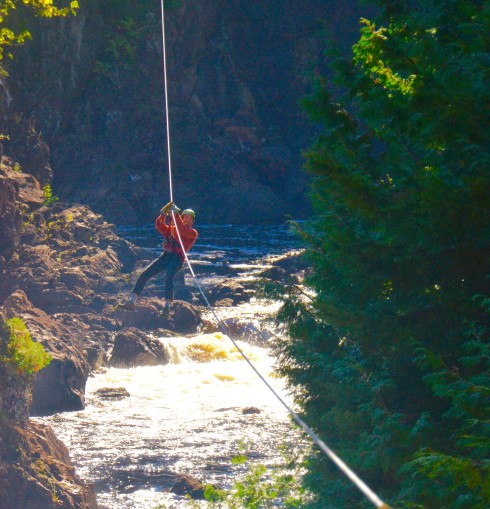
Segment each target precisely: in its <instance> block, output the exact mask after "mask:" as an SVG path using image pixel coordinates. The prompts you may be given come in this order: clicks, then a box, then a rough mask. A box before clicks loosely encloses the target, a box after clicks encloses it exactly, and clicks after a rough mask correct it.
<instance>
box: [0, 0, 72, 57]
mask: <svg viewBox="0 0 490 509" xmlns="http://www.w3.org/2000/svg"><path fill="white" fill-rule="evenodd" d="M24 6H26V7H29V8H30V9H31V10H33V11H34V13H35V14H36V16H41V17H44V18H52V17H57V16H66V15H68V14H70V13H71V14H75V13H76V10H77V9H78V2H77V1H76V0H73V1H70V3H69V6H68V7H57V6H56V5H55V4H54V0H3V1H2V3H1V4H0V60H2V59H3V55H4V48H6V47H12V46H14V45H18V44H23V43H24V42H25V41H26V40H27V39H31V34H30V32H29V31H28V30H22V31H20V32H17V33H16V32H15V31H14V30H13V29H12V28H10V27H8V26H6V23H7V22H8V17H9V15H10V14H11V11H13V10H15V9H17V8H18V7H24ZM7 56H8V57H9V58H12V54H11V53H10V52H9V53H7Z"/></svg>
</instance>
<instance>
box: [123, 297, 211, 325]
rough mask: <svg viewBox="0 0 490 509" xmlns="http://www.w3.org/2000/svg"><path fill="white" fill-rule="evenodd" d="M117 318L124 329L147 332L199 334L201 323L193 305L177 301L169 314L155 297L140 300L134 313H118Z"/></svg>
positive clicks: (197, 311) (196, 309) (198, 313)
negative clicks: (129, 328) (132, 328)
mask: <svg viewBox="0 0 490 509" xmlns="http://www.w3.org/2000/svg"><path fill="white" fill-rule="evenodd" d="M117 317H118V319H119V321H120V323H121V325H122V326H123V327H136V328H137V329H140V330H146V331H149V330H157V329H167V330H170V331H173V332H180V333H181V334H193V333H195V332H197V330H198V327H199V325H200V323H201V315H200V312H199V310H198V308H196V307H195V306H193V305H192V304H189V303H188V302H184V301H180V300H176V301H174V302H173V303H172V306H171V310H170V312H168V313H167V312H166V311H165V310H164V308H163V303H162V301H161V300H159V299H157V298H155V297H150V298H148V299H140V300H139V301H138V303H137V304H136V308H135V310H134V311H118V312H117Z"/></svg>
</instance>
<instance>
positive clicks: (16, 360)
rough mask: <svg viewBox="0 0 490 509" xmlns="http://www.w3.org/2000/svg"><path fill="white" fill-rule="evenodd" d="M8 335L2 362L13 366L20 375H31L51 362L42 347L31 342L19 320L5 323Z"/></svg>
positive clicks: (21, 321)
mask: <svg viewBox="0 0 490 509" xmlns="http://www.w3.org/2000/svg"><path fill="white" fill-rule="evenodd" d="M5 325H6V326H7V330H8V333H9V336H10V338H9V340H8V343H7V346H6V355H5V357H3V359H2V360H3V361H4V362H7V363H9V364H13V365H14V366H15V369H16V370H17V371H18V372H19V373H22V374H33V373H36V372H37V371H39V370H40V369H42V368H44V367H46V366H48V365H49V363H50V362H51V355H50V354H49V353H48V352H46V350H45V349H44V347H43V345H41V344H40V343H37V342H35V341H33V340H32V338H31V334H30V333H29V331H28V330H27V327H26V325H25V323H24V321H23V320H22V319H21V318H17V317H15V318H11V319H9V320H6V321H5Z"/></svg>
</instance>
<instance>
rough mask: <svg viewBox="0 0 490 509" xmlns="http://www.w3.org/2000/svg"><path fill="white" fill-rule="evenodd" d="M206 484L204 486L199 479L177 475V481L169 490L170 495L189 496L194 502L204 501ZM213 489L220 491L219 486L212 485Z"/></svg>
mask: <svg viewBox="0 0 490 509" xmlns="http://www.w3.org/2000/svg"><path fill="white" fill-rule="evenodd" d="M207 486H208V484H204V483H203V482H201V481H200V480H199V479H196V478H195V477H192V476H190V475H187V474H181V475H179V479H178V480H177V481H176V482H175V484H174V485H173V486H172V488H171V489H170V492H171V493H174V494H175V495H180V496H182V497H183V496H189V497H191V498H193V499H194V500H204V491H205V490H206V487H207ZM211 486H212V487H213V488H214V489H220V488H219V486H217V485H215V484H212V485H211Z"/></svg>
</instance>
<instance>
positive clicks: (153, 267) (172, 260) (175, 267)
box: [133, 251, 183, 301]
mask: <svg viewBox="0 0 490 509" xmlns="http://www.w3.org/2000/svg"><path fill="white" fill-rule="evenodd" d="M182 264H183V262H182V260H181V258H180V256H179V255H178V254H175V253H169V252H167V251H164V252H163V254H162V255H161V256H159V257H158V258H157V259H156V260H153V261H152V262H151V263H150V265H148V267H146V269H144V270H143V272H142V273H141V274H140V275H139V276H138V280H137V281H136V284H135V285H134V288H133V293H136V294H137V295H138V296H139V295H140V294H141V292H142V291H143V288H144V287H145V285H146V282H147V281H148V280H149V279H150V278H152V277H153V276H156V275H157V274H160V272H163V271H164V270H166V271H167V273H166V274H165V300H167V301H172V300H173V299H174V277H175V274H177V272H178V271H179V270H180V269H181V268H182Z"/></svg>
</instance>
